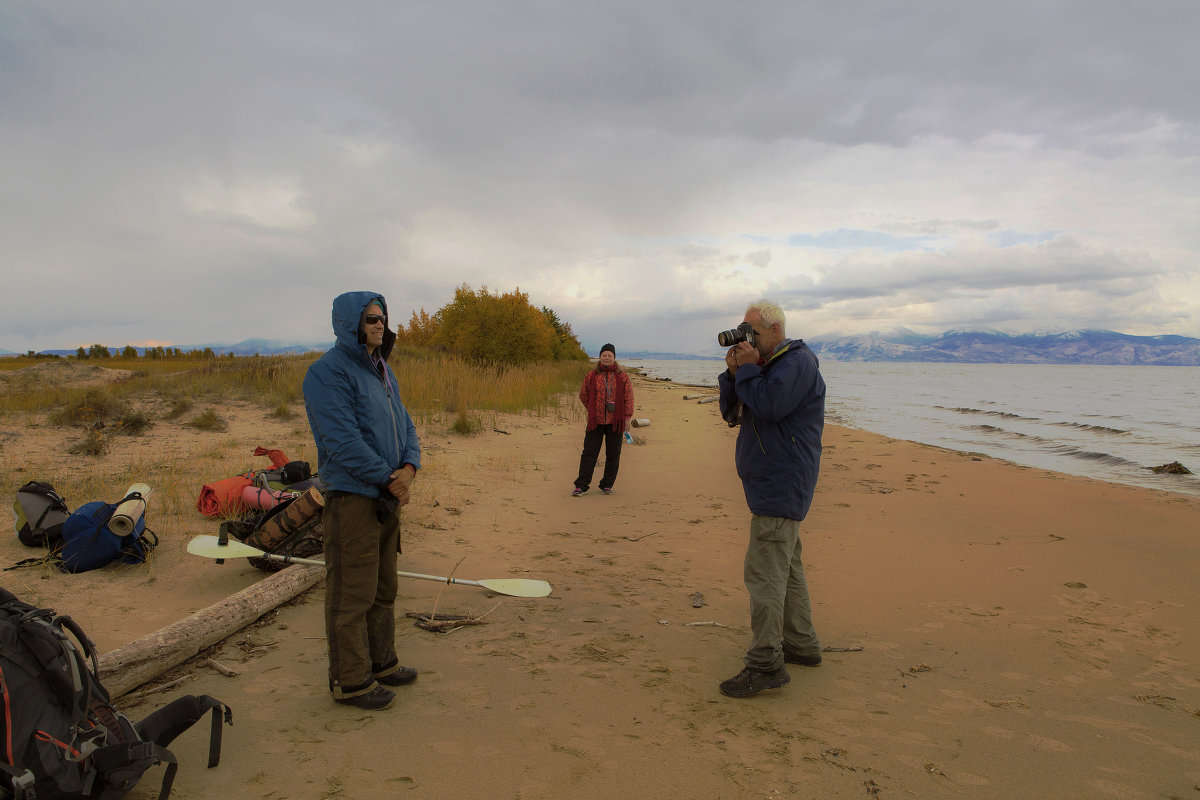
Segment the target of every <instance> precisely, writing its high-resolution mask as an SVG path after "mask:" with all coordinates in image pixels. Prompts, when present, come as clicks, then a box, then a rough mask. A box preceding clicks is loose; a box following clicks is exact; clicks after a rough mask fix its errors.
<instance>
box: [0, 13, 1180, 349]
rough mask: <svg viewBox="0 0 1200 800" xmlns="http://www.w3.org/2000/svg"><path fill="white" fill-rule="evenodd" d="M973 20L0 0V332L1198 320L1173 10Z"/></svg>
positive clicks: (655, 342) (612, 330) (655, 345)
mask: <svg viewBox="0 0 1200 800" xmlns="http://www.w3.org/2000/svg"><path fill="white" fill-rule="evenodd" d="M975 6H976V4H957V3H944V2H927V1H926V2H915V3H911V4H908V5H906V6H904V7H902V8H897V7H895V5H894V4H891V3H883V2H879V3H857V4H834V3H817V4H803V5H801V4H795V3H790V2H779V3H771V2H764V3H753V4H749V5H745V4H734V3H724V2H709V1H708V0H703V1H702V2H663V3H652V4H646V3H632V2H613V3H605V4H599V5H597V4H584V3H577V2H573V0H567V1H566V2H561V3H542V2H528V1H520V0H518V2H513V3H503V4H497V3H489V2H482V1H478V0H477V1H475V2H462V3H449V4H439V5H434V4H425V3H412V2H398V3H397V2H355V1H354V0H351V2H348V3H346V4H343V5H340V6H338V7H336V8H334V7H332V6H329V5H328V4H324V3H311V2H310V3H305V2H299V3H296V2H288V3H283V2H274V3H272V2H268V3H256V4H250V5H249V6H247V5H246V4H241V3H229V2H222V1H221V0H218V1H217V2H212V3H206V4H203V5H201V6H195V7H188V6H178V5H177V4H165V5H164V4H159V3H149V2H141V3H137V2H134V3H122V4H117V5H112V4H103V5H101V6H96V5H91V6H84V7H79V6H77V5H68V4H63V3H54V2H51V3H42V2H32V1H31V0H15V2H10V3H5V4H4V5H3V6H0V174H3V175H4V178H5V179H4V180H3V181H2V182H0V241H3V242H4V244H5V246H4V248H3V252H2V255H0V258H2V259H3V261H2V263H3V269H4V274H3V282H4V287H5V291H4V294H5V298H6V300H5V303H4V305H5V310H6V313H5V314H4V317H3V319H2V320H0V348H6V349H9V350H14V351H24V350H26V349H49V348H64V347H72V348H73V347H75V346H78V345H81V344H82V345H88V344H91V343H92V342H101V343H105V344H109V345H113V346H120V345H124V344H128V343H132V344H142V343H145V342H150V341H156V342H174V343H180V344H186V343H202V342H235V341H239V340H241V339H245V338H249V337H266V338H271V339H291V340H301V341H324V340H328V339H329V338H330V325H329V309H330V302H331V300H332V298H333V296H334V295H336V294H338V293H340V292H341V291H345V290H350V289H362V288H370V289H375V290H378V291H380V292H382V293H384V294H385V295H386V296H387V297H388V301H389V305H390V307H391V308H392V309H393V314H396V315H398V316H403V317H404V318H405V319H406V318H407V316H408V315H409V313H410V312H411V311H413V310H416V309H420V308H424V309H425V310H427V311H430V312H432V311H434V310H436V309H437V308H439V307H441V306H442V305H444V304H446V303H447V302H449V300H450V299H451V297H452V295H453V291H454V288H455V287H456V286H458V285H460V284H463V283H466V284H469V285H470V286H472V287H473V288H476V289H478V288H480V287H483V286H486V287H488V288H490V289H493V290H497V291H508V290H511V289H513V288H515V287H519V288H520V289H521V290H522V291H525V292H527V293H528V294H529V296H530V300H531V301H532V302H533V303H534V304H536V305H547V306H550V307H552V308H554V309H555V311H556V312H558V314H559V316H560V317H561V318H563V319H566V320H567V321H569V322H570V323H571V324H572V326H573V327H574V329H575V331H576V332H577V333H578V334H580V336H581V338H582V339H583V341H584V342H585V344H587V345H588V346H589V347H590V348H591V349H593V350H595V348H596V347H598V345H599V344H601V343H603V342H606V341H611V342H614V343H615V344H616V345H617V346H618V348H620V349H622V350H639V349H652V350H662V351H674V352H688V353H706V352H711V353H714V354H715V353H716V352H717V349H718V348H717V347H716V342H715V333H716V331H718V330H721V329H724V328H727V327H730V326H731V325H732V324H734V323H736V322H737V321H738V320H740V318H741V314H742V310H743V309H744V307H745V305H746V303H747V302H749V301H751V300H754V299H756V298H758V297H762V296H768V297H772V298H774V299H777V300H778V301H780V302H781V303H782V304H783V305H784V306H785V308H786V309H787V311H788V314H789V316H788V319H789V326H788V327H789V333H790V334H791V335H795V336H816V335H828V334H835V333H859V332H866V331H870V330H880V329H888V328H894V327H897V326H904V327H907V328H910V329H913V330H917V331H923V332H934V331H939V330H944V329H948V328H973V327H988V328H1000V329H1004V330H1009V331H1013V332H1022V331H1028V330H1067V329H1074V328H1111V329H1114V330H1120V331H1123V332H1127V333H1136V334H1159V333H1176V334H1183V335H1189V336H1200V314H1197V308H1198V306H1200V277H1198V275H1200V258H1198V255H1200V228H1198V227H1197V225H1196V224H1195V221H1196V220H1197V219H1200V200H1198V197H1200V160H1197V159H1196V157H1195V153H1196V152H1200V147H1198V145H1200V126H1198V109H1200V86H1198V85H1197V83H1198V81H1197V78H1196V76H1197V75H1200V63H1198V62H1200V57H1198V56H1197V55H1196V48H1195V47H1194V43H1193V41H1192V39H1193V38H1194V37H1193V34H1194V31H1195V30H1197V29H1198V28H1200V26H1198V23H1200V7H1198V6H1195V5H1194V4H1184V3H1178V2H1173V0H1172V1H1168V0H1148V2H1147V3H1142V4H1137V5H1136V6H1129V7H1128V8H1124V7H1113V6H1111V5H1109V6H1097V5H1096V4H1094V3H1089V2H1083V0H1078V1H1077V2H1066V3H1056V4H1050V5H1047V4H1044V3H1033V2H1018V3H1016V4H1015V5H1014V4H1008V5H1004V6H996V7H987V8H984V7H975ZM394 321H400V320H394ZM498 335H503V332H498Z"/></svg>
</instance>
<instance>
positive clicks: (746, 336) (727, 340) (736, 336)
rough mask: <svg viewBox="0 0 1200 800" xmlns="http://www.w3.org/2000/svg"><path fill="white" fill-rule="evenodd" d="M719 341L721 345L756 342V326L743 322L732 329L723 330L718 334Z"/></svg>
mask: <svg viewBox="0 0 1200 800" xmlns="http://www.w3.org/2000/svg"><path fill="white" fill-rule="evenodd" d="M717 342H718V343H720V345H721V347H733V346H734V345H735V344H737V343H738V342H749V343H750V344H751V345H753V344H754V326H753V325H751V324H750V323H749V322H743V323H742V324H741V325H738V326H737V327H736V328H734V329H733V330H731V331H721V332H720V333H718V334H717Z"/></svg>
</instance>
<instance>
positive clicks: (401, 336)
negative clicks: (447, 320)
mask: <svg viewBox="0 0 1200 800" xmlns="http://www.w3.org/2000/svg"><path fill="white" fill-rule="evenodd" d="M440 324H441V312H440V311H439V312H438V313H436V314H434V315H433V316H432V317H431V316H429V314H427V313H425V309H423V308H422V309H421V311H420V313H419V314H418V313H417V312H416V311H414V312H413V314H412V319H410V320H409V321H408V327H405V326H403V325H401V326H400V327H398V328H397V329H396V344H402V345H408V346H410V347H432V346H433V344H434V340H435V339H436V338H437V332H438V327H439V325H440Z"/></svg>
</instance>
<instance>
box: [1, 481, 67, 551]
mask: <svg viewBox="0 0 1200 800" xmlns="http://www.w3.org/2000/svg"><path fill="white" fill-rule="evenodd" d="M13 514H14V515H15V518H16V524H17V538H19V539H20V540H21V544H23V545H25V546H26V547H48V548H50V549H51V550H53V549H55V548H56V547H58V546H59V545H60V544H62V538H63V536H62V528H63V523H64V522H66V521H67V517H69V516H71V510H70V509H69V508H67V501H66V500H64V499H63V498H62V497H60V496H59V494H58V492H56V491H54V487H53V486H51V485H50V484H48V483H46V482H45V481H30V482H29V483H27V484H25V485H24V486H22V487H21V488H20V489H18V490H17V498H16V499H15V500H14V501H13Z"/></svg>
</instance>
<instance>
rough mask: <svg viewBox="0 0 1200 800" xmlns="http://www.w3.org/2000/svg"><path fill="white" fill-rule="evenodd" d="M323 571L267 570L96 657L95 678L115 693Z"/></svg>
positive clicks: (228, 631)
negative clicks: (250, 581)
mask: <svg viewBox="0 0 1200 800" xmlns="http://www.w3.org/2000/svg"><path fill="white" fill-rule="evenodd" d="M324 576H325V570H324V568H322V567H310V566H305V565H303V564H293V565H292V566H290V567H288V568H287V569H283V570H280V571H279V572H275V573H272V574H271V575H270V576H268V577H266V578H263V579H262V580H260V581H258V582H257V583H255V584H254V585H253V586H248V587H246V588H245V589H243V590H242V591H240V592H237V593H236V594H233V595H230V596H229V597H227V598H225V599H224V600H222V601H221V602H219V603H215V604H213V605H211V606H209V607H208V608H204V609H201V610H199V611H197V612H196V613H194V614H192V615H191V616H190V617H185V618H184V619H181V620H180V621H178V622H176V623H173V624H171V625H168V626H167V627H165V628H163V629H162V630H159V631H156V632H155V633H151V634H149V635H147V636H143V637H142V638H141V639H137V640H135V641H132V642H130V643H129V644H127V645H124V646H122V647H118V648H117V649H116V650H113V651H111V652H108V653H105V654H104V655H102V656H100V682H101V683H103V684H104V687H105V688H106V689H108V691H109V694H111V695H112V696H113V697H120V696H121V695H123V694H125V693H126V692H128V691H130V690H132V689H136V688H137V687H139V686H141V685H142V684H144V683H146V682H147V681H149V680H151V679H153V678H155V677H157V676H159V675H161V674H163V673H164V672H166V671H167V670H169V669H171V668H172V667H176V666H178V665H180V664H182V663H183V662H184V661H187V660H188V659H189V658H191V657H192V656H194V655H196V654H197V653H199V652H200V651H201V650H203V649H204V648H206V647H211V646H212V645H214V644H216V643H217V642H219V641H221V640H222V639H226V638H228V637H229V636H231V635H233V634H234V633H237V632H238V631H239V630H241V629H242V628H244V627H246V626H247V625H249V624H250V623H251V622H254V620H256V619H258V618H259V617H261V616H262V615H263V614H266V613H267V612H268V611H270V610H272V609H273V608H275V607H276V606H278V605H280V604H282V603H286V602H287V601H288V600H291V599H292V598H293V597H295V596H296V595H298V594H300V593H301V592H303V591H305V590H307V589H310V588H312V586H314V585H315V584H316V583H317V582H318V581H320V580H321V578H323V577H324Z"/></svg>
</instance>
